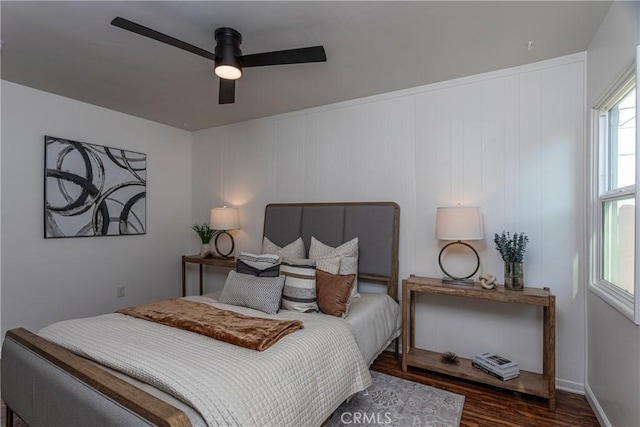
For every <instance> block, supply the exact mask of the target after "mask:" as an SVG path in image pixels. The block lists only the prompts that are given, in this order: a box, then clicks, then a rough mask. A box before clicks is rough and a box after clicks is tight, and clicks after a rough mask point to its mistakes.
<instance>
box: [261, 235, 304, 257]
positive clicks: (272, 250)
mask: <svg viewBox="0 0 640 427" xmlns="http://www.w3.org/2000/svg"><path fill="white" fill-rule="evenodd" d="M306 252H307V251H306V250H305V248H304V242H303V241H302V237H298V238H297V239H296V240H295V241H293V242H291V243H289V244H288V245H286V246H284V247H283V248H281V247H280V246H278V245H276V244H275V243H273V242H272V241H271V240H269V239H268V238H266V237H265V238H264V239H262V253H263V254H276V255H278V256H279V257H280V258H281V259H282V260H286V259H292V258H300V259H302V258H306V257H307V256H306V255H307V253H306Z"/></svg>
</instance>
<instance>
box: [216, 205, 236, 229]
mask: <svg viewBox="0 0 640 427" xmlns="http://www.w3.org/2000/svg"><path fill="white" fill-rule="evenodd" d="M209 227H211V228H213V229H214V230H235V229H237V228H240V222H239V221H238V209H235V208H228V207H226V206H224V207H222V208H214V209H211V217H210V219H209Z"/></svg>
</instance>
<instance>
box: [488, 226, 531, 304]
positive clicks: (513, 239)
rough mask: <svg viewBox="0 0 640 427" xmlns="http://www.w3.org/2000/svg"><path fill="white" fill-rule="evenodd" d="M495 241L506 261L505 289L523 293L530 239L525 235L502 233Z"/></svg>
mask: <svg viewBox="0 0 640 427" xmlns="http://www.w3.org/2000/svg"><path fill="white" fill-rule="evenodd" d="M493 241H494V242H495V244H496V249H497V250H498V252H500V256H501V257H502V260H503V261H504V287H505V289H512V290H516V291H521V290H523V288H524V265H523V261H524V252H525V250H526V249H527V243H529V238H528V237H527V236H526V234H524V233H513V236H511V234H510V233H509V232H504V231H503V232H502V234H501V235H498V234H497V233H496V234H495V236H494V238H493Z"/></svg>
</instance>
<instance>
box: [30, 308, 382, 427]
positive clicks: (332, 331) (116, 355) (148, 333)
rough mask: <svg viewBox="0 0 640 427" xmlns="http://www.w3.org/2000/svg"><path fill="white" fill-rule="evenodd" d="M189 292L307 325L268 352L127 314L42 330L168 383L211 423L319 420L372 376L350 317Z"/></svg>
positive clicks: (164, 386) (134, 373)
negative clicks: (261, 307)
mask: <svg viewBox="0 0 640 427" xmlns="http://www.w3.org/2000/svg"><path fill="white" fill-rule="evenodd" d="M189 299H193V300H197V301H201V302H207V303H210V304H211V305H214V306H216V307H219V308H222V309H232V310H234V311H237V312H240V313H243V314H247V315H251V316H258V317H265V318H279V319H300V320H302V321H303V322H304V329H302V330H300V331H297V332H295V333H293V334H291V335H288V336H286V337H284V338H283V339H282V340H281V341H280V342H278V343H277V344H276V345H274V346H273V347H272V348H270V349H268V350H266V351H263V352H258V351H254V350H249V349H246V348H242V347H238V346H235V345H232V344H227V343H224V342H221V341H216V340H213V339H210V338H207V337H204V336H201V335H198V334H194V333H190V332H185V331H182V330H179V329H175V328H171V327H167V326H164V325H159V324H156V323H152V322H148V321H145V320H141V319H136V318H133V317H130V316H126V315H122V314H107V315H103V316H98V317H93V318H87V319H76V320H69V321H65V322H59V323H56V324H53V325H51V326H48V327H46V328H44V329H42V330H41V331H40V332H39V333H38V335H40V336H42V337H43V338H46V339H48V340H50V341H53V342H55V343H57V344H59V345H61V346H63V347H65V348H67V349H69V350H71V351H72V352H74V353H76V354H79V355H82V356H85V357H87V358H89V359H91V360H94V361H96V362H98V363H100V364H103V365H105V366H108V367H110V368H113V369H116V370H118V371H122V372H124V373H126V374H127V375H129V376H131V377H133V378H136V379H139V380H141V381H144V382H146V383H149V384H151V385H153V386H154V387H156V388H158V389H160V390H164V391H166V392H167V393H169V394H171V395H173V396H175V397H177V398H178V399H180V400H182V401H184V402H185V403H187V404H188V405H190V406H191V407H193V408H195V409H196V410H197V411H198V412H200V414H201V415H202V417H203V419H204V420H205V421H206V422H207V424H208V425H209V426H218V425H225V426H296V427H297V426H319V425H320V424H321V423H322V422H323V421H324V420H325V419H326V418H327V417H328V416H329V415H330V414H331V413H332V412H333V411H334V410H335V409H336V408H337V407H338V406H339V405H340V404H341V403H342V402H343V401H344V400H345V399H346V398H347V397H349V396H350V395H352V394H353V393H356V392H358V391H361V390H364V389H365V388H367V387H368V386H369V385H370V384H371V376H370V375H369V371H368V369H367V366H366V365H365V362H364V361H363V358H362V355H361V353H360V350H359V349H358V346H357V345H356V342H355V340H354V337H353V334H352V332H351V330H350V328H349V326H348V324H347V323H346V322H345V321H344V320H343V319H339V318H333V317H331V316H318V315H314V314H304V313H294V312H289V311H286V310H283V311H281V312H280V313H279V314H277V315H275V316H270V315H266V314H264V313H261V312H257V311H255V310H251V309H246V308H242V307H235V306H229V305H225V304H220V303H217V302H213V300H211V299H208V298H206V297H193V298H189Z"/></svg>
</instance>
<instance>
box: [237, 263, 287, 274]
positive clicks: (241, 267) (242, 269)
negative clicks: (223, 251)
mask: <svg viewBox="0 0 640 427" xmlns="http://www.w3.org/2000/svg"><path fill="white" fill-rule="evenodd" d="M236 271H237V272H238V273H242V274H249V275H251V276H256V277H278V276H279V275H280V264H278V265H274V266H273V267H269V268H265V269H263V270H260V269H259V268H255V267H252V266H251V265H249V264H247V263H245V262H244V261H242V260H238V261H237V262H236Z"/></svg>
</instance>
